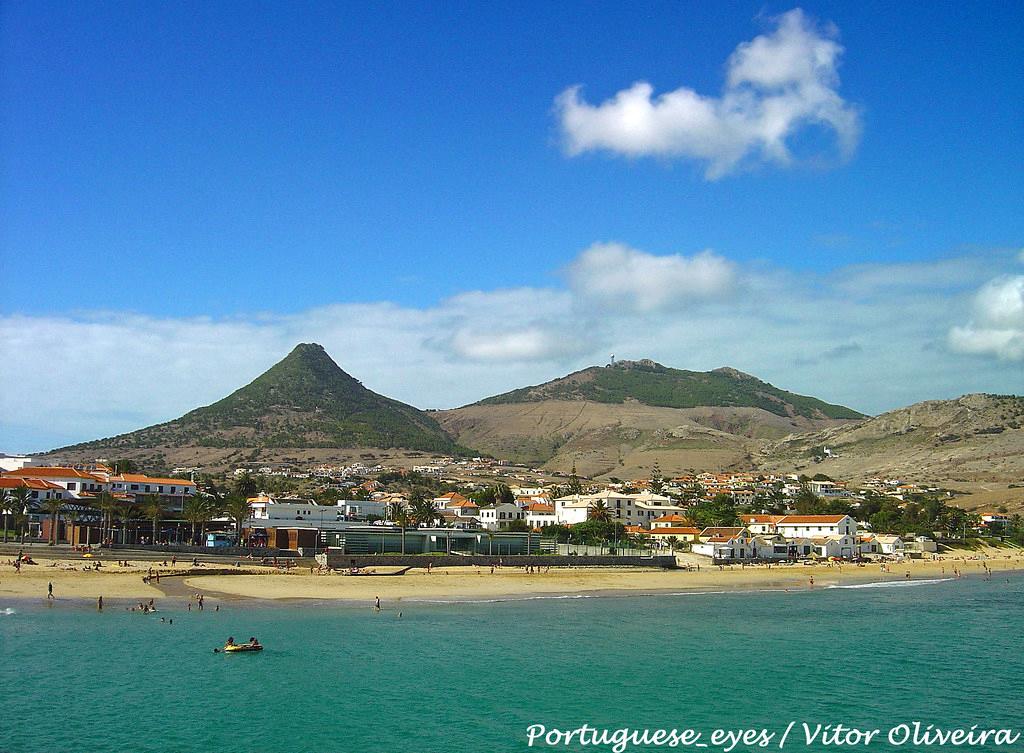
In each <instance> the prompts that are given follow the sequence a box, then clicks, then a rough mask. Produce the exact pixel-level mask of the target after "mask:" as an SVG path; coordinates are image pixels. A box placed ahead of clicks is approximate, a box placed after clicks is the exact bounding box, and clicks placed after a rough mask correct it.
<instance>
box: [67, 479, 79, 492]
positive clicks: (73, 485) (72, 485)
mask: <svg viewBox="0 0 1024 753" xmlns="http://www.w3.org/2000/svg"><path fill="white" fill-rule="evenodd" d="M77 488H78V484H77V483H76V482H74V481H69V482H68V491H69V492H73V491H74V490H75V489H77Z"/></svg>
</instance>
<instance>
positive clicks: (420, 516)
mask: <svg viewBox="0 0 1024 753" xmlns="http://www.w3.org/2000/svg"><path fill="white" fill-rule="evenodd" d="M410 508H411V512H412V519H413V520H415V521H416V525H418V526H422V525H425V526H431V525H433V524H434V523H435V522H436V521H437V518H438V513H437V508H436V507H434V501H433V500H432V499H427V498H426V497H425V496H423V495H422V494H418V495H417V494H414V495H413V498H412V502H411V504H410Z"/></svg>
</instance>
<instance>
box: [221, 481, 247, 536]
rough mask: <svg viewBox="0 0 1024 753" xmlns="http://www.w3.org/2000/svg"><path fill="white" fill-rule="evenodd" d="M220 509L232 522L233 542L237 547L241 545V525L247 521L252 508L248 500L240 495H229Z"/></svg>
mask: <svg viewBox="0 0 1024 753" xmlns="http://www.w3.org/2000/svg"><path fill="white" fill-rule="evenodd" d="M222 509H223V512H224V514H225V515H227V516H228V517H229V518H230V519H231V520H232V522H234V524H235V542H236V543H237V544H238V546H241V545H242V525H243V524H244V523H245V521H247V520H248V519H249V516H250V515H251V514H252V507H250V505H249V500H248V499H246V498H245V497H243V496H241V495H240V494H229V495H228V496H227V498H226V499H225V500H224V504H223V505H222Z"/></svg>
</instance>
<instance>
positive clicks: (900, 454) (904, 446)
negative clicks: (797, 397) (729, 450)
mask: <svg viewBox="0 0 1024 753" xmlns="http://www.w3.org/2000/svg"><path fill="white" fill-rule="evenodd" d="M825 448H828V452H827V453H826V452H825ZM761 455H762V460H761V465H762V467H766V468H770V467H775V468H783V467H788V468H793V467H794V466H797V465H800V466H807V465H808V464H811V465H813V466H814V467H815V468H816V469H817V470H818V472H822V473H826V474H829V475H836V476H838V477H844V478H863V477H869V476H895V477H902V478H907V479H911V480H915V479H921V480H925V479H932V480H934V479H945V480H950V481H958V480H959V481H965V482H969V481H985V480H987V481H1000V480H1003V481H1018V482H1020V481H1022V480H1024V398H1021V397H1015V396H1011V395H987V394H972V395H964V396H962V397H959V398H956V399H955V400H928V401H925V402H922V403H915V404H914V405H911V406H908V407H906V408H900V409H898V410H893V411H889V412H888V413H883V414H882V415H880V416H876V417H874V418H868V419H865V420H862V421H858V422H855V423H850V424H847V425H845V426H834V427H828V428H825V429H822V430H820V431H815V432H809V433H800V434H796V435H794V436H792V437H787V438H785V439H783V440H781V441H778V442H774V443H770V444H768V445H766V446H765V447H764V448H763V449H762V453H761Z"/></svg>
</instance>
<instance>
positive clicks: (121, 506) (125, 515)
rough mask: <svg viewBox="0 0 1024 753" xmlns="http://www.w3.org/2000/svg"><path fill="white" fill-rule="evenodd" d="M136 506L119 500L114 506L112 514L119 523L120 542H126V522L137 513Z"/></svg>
mask: <svg viewBox="0 0 1024 753" xmlns="http://www.w3.org/2000/svg"><path fill="white" fill-rule="evenodd" d="M138 512H139V511H138V508H137V507H135V505H134V504H133V503H131V502H120V503H118V504H116V505H115V506H114V512H113V516H114V517H116V518H117V520H118V521H119V522H120V523H121V543H122V544H127V543H128V523H129V522H130V521H131V520H132V518H134V517H135V516H136V515H137V514H138Z"/></svg>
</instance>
